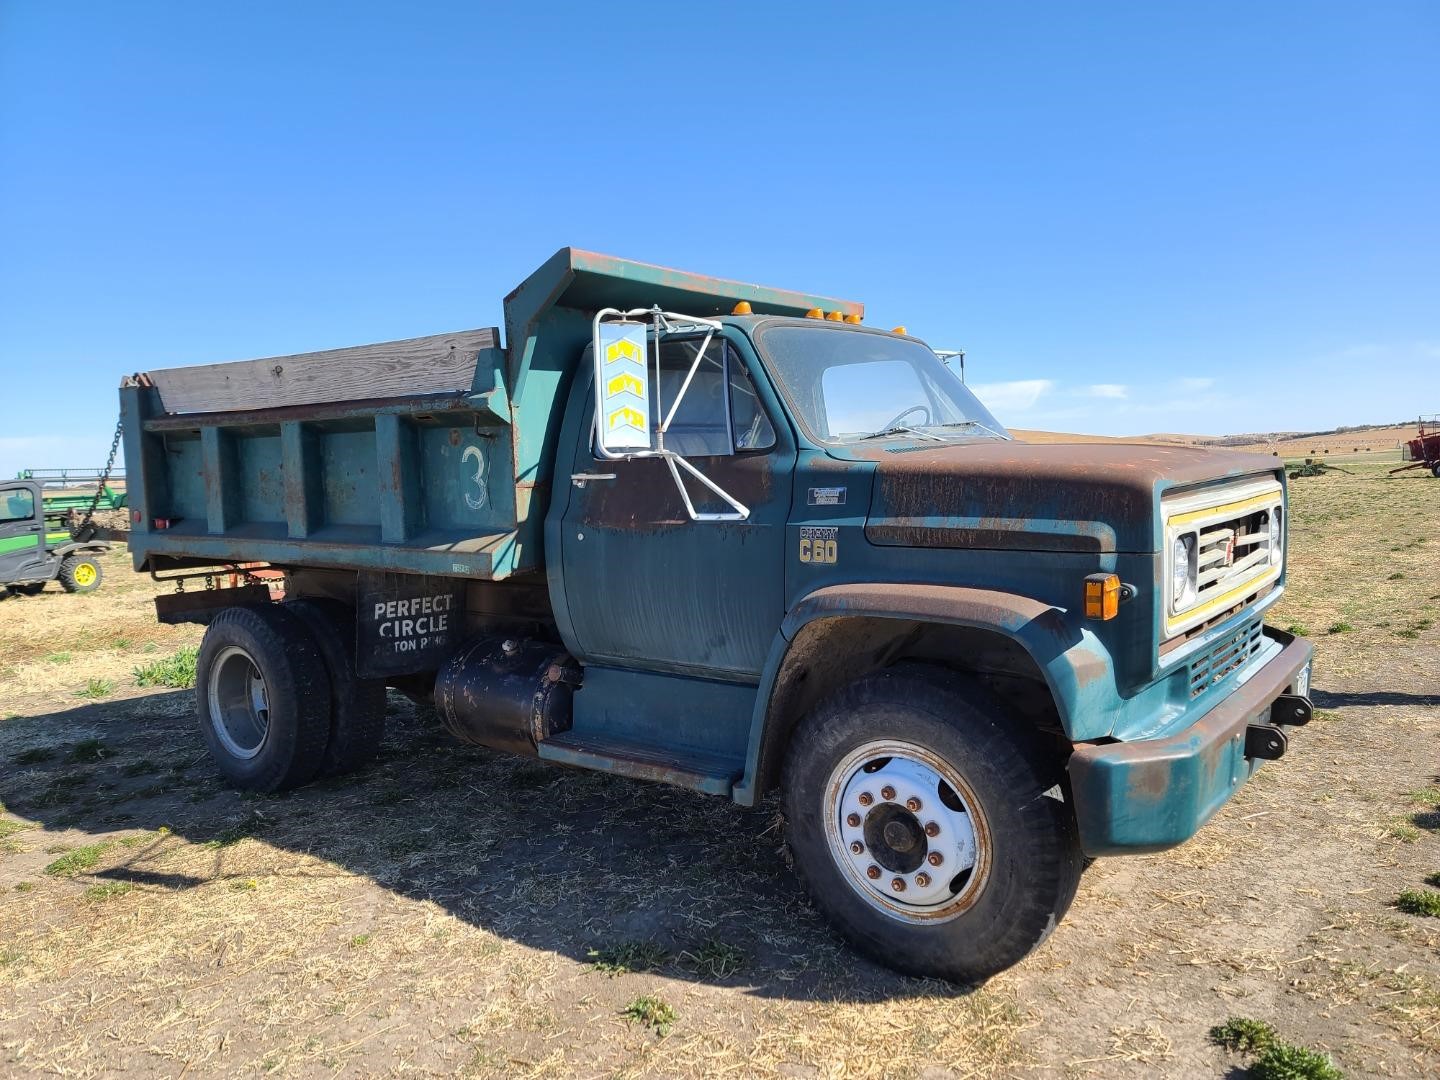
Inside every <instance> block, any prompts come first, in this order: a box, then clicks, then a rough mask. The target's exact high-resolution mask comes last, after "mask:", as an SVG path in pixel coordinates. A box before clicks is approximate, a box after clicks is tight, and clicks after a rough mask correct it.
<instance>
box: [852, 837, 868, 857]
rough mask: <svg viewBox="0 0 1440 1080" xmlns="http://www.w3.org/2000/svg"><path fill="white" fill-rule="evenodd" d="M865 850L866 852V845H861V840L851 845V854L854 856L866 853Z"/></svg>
mask: <svg viewBox="0 0 1440 1080" xmlns="http://www.w3.org/2000/svg"><path fill="white" fill-rule="evenodd" d="M864 850H865V845H864V844H862V843H860V841H859V840H854V841H851V843H850V854H852V855H859V854H860V853H861V852H862V851H864Z"/></svg>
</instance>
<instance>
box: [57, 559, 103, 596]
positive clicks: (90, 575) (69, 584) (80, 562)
mask: <svg viewBox="0 0 1440 1080" xmlns="http://www.w3.org/2000/svg"><path fill="white" fill-rule="evenodd" d="M57 576H58V577H59V579H60V587H61V588H62V589H64V590H65V591H66V592H68V593H87V592H94V591H95V590H96V589H98V588H99V587H100V582H102V581H103V580H105V571H104V570H102V569H101V568H100V561H99V560H98V559H97V558H96V557H95V556H94V555H68V556H66V558H65V561H64V562H62V563H61V564H60V573H59V574H58V575H57ZM42 588H43V585H42Z"/></svg>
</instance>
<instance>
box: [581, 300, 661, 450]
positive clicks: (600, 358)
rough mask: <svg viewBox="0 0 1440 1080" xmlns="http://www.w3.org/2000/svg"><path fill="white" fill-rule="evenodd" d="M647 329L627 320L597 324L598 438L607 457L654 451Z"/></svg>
mask: <svg viewBox="0 0 1440 1080" xmlns="http://www.w3.org/2000/svg"><path fill="white" fill-rule="evenodd" d="M645 329H646V326H645V324H644V323H642V322H629V321H626V320H620V321H616V322H598V321H597V323H596V324H595V419H596V435H597V438H598V441H599V444H600V449H601V450H603V451H605V452H606V453H607V454H616V455H620V454H626V453H633V452H634V451H636V450H649V449H651V448H652V443H651V438H650V368H649V365H648V364H647V363H646V362H645Z"/></svg>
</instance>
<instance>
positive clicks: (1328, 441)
mask: <svg viewBox="0 0 1440 1080" xmlns="http://www.w3.org/2000/svg"><path fill="white" fill-rule="evenodd" d="M1011 433H1012V434H1013V435H1014V436H1015V437H1016V438H1017V439H1021V440H1023V441H1024V442H1036V443H1064V442H1099V443H1110V442H1121V443H1158V444H1161V445H1169V446H1209V447H1227V448H1230V449H1234V450H1250V451H1254V452H1257V453H1266V454H1272V453H1278V454H1279V455H1280V456H1281V457H1304V456H1306V455H1307V454H1325V453H1331V454H1365V453H1372V454H1379V453H1385V452H1387V451H1394V450H1396V449H1397V448H1398V447H1399V446H1400V445H1401V444H1402V443H1404V442H1406V441H1408V440H1409V439H1412V438H1414V437H1415V422H1414V421H1413V420H1412V421H1410V422H1409V423H1404V424H1376V425H1358V426H1355V427H1341V428H1335V429H1333V430H1330V431H1263V432H1257V431H1251V432H1246V433H1243V434H1239V435H1178V434H1169V433H1157V434H1151V435H1121V436H1110V435H1081V434H1077V433H1074V432H1066V431H1029V430H1023V429H1020V428H1012V429H1011Z"/></svg>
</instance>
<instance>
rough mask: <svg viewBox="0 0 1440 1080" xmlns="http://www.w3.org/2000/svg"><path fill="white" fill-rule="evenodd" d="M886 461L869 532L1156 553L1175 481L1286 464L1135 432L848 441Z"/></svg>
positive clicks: (965, 543)
mask: <svg viewBox="0 0 1440 1080" xmlns="http://www.w3.org/2000/svg"><path fill="white" fill-rule="evenodd" d="M842 454H843V455H844V456H846V457H848V458H850V459H851V460H869V461H874V462H876V464H877V468H876V475H875V483H874V491H873V495H872V497H871V503H870V513H869V518H868V521H867V523H866V527H865V534H866V537H867V538H868V539H869V540H870V542H871V543H874V544H883V545H892V546H902V547H969V548H995V549H1000V550H1015V549H1028V550H1032V551H1084V552H1106V551H1116V552H1142V553H1143V552H1153V551H1158V550H1159V546H1160V531H1159V522H1158V515H1157V513H1156V506H1157V505H1158V503H1159V499H1160V496H1161V494H1162V493H1163V492H1165V491H1166V490H1168V489H1170V488H1173V487H1194V486H1199V485H1204V484H1207V483H1213V482H1223V481H1226V480H1230V479H1235V478H1238V477H1243V476H1254V475H1256V474H1263V473H1275V472H1278V471H1279V464H1278V462H1277V461H1276V459H1274V458H1271V457H1264V456H1261V455H1258V454H1244V453H1237V452H1234V451H1217V450H1202V449H1197V448H1195V447H1188V446H1150V445H1141V444H1132V443H1021V442H998V441H996V442H964V443H951V444H947V445H944V446H935V447H929V446H925V445H923V444H921V445H914V444H903V445H898V446H897V445H894V444H891V445H888V446H848V447H846V448H844V450H843V451H842Z"/></svg>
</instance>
